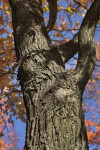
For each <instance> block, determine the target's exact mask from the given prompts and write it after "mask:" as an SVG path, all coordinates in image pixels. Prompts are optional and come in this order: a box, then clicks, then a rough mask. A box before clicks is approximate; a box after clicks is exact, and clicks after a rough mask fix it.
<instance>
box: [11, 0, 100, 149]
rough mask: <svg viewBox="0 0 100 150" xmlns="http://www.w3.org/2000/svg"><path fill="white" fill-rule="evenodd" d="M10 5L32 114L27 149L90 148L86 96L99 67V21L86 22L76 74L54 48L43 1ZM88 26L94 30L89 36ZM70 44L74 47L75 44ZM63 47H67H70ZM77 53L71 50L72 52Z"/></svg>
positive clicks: (20, 72) (29, 114)
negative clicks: (96, 36)
mask: <svg viewBox="0 0 100 150" xmlns="http://www.w3.org/2000/svg"><path fill="white" fill-rule="evenodd" d="M9 3H10V6H11V9H12V22H13V29H14V40H15V51H16V56H17V61H18V63H19V66H18V77H19V80H20V84H21V88H22V91H23V97H24V103H25V107H26V115H27V122H26V124H27V125H26V140H25V147H24V149H25V150H88V140H87V133H86V127H85V123H84V113H83V110H82V94H83V91H84V88H85V85H86V83H87V82H88V80H89V78H90V76H91V73H92V71H93V69H94V65H95V49H94V31H95V22H96V21H97V19H95V20H94V22H93V21H92V23H91V24H90V23H89V22H88V21H87V20H86V21H85V19H84V21H83V25H82V27H81V29H80V32H79V43H78V45H79V60H78V64H77V66H76V69H75V71H74V72H73V73H71V72H68V71H65V69H64V62H63V59H62V57H61V55H60V53H59V51H58V49H57V48H56V47H52V44H51V41H50V39H49V37H48V33H47V30H46V28H45V25H44V20H43V12H42V5H41V1H40V0H26V1H24V0H20V1H19V0H16V1H14V0H13V1H12V0H9ZM98 3H99V6H100V2H98ZM93 6H94V4H93ZM93 6H92V7H93ZM99 6H98V7H99ZM90 10H91V9H90ZM92 11H93V10H92ZM91 16H92V15H91ZM88 20H89V19H88ZM87 22H88V23H87ZM89 25H90V26H89ZM91 25H92V27H91ZM83 28H85V30H84V29H83ZM87 30H89V31H90V32H89V34H88V35H86V36H85V34H86V33H87ZM84 31H86V33H85V32H84ZM82 33H84V34H83V35H84V36H83V39H82V36H81V35H82ZM91 37H92V38H91ZM85 39H86V40H85ZM75 40H76V39H75ZM77 42H78V40H77ZM89 42H92V43H93V45H92V46H91V44H90V43H89ZM87 43H88V44H87ZM69 44H70V47H71V42H70V43H69ZM75 46H76V41H75ZM60 48H61V49H64V48H65V45H62V46H60ZM91 49H92V50H91ZM86 50H87V51H86ZM61 51H62V50H61ZM70 51H71V52H72V50H70ZM66 52H67V50H66ZM64 53H65V50H64ZM69 53H70V52H69ZM67 54H68V52H67ZM74 54H75V52H73V53H70V56H73V55H74ZM65 56H66V54H65ZM83 58H84V59H85V61H83ZM66 60H67V59H66ZM87 68H88V70H89V71H87Z"/></svg>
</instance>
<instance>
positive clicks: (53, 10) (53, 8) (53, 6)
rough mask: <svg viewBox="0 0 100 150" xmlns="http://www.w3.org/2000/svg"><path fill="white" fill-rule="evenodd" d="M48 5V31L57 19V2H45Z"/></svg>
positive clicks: (50, 0) (55, 0)
mask: <svg viewBox="0 0 100 150" xmlns="http://www.w3.org/2000/svg"><path fill="white" fill-rule="evenodd" d="M47 1H48V3H49V22H48V25H47V29H48V31H50V30H52V29H53V27H54V25H55V22H56V18H57V0H47Z"/></svg>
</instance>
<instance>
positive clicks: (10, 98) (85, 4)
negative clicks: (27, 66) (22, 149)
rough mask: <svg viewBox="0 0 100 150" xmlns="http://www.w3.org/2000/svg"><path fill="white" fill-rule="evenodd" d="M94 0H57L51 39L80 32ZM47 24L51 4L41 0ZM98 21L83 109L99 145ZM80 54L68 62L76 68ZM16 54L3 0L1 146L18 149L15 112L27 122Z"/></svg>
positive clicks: (8, 12)
mask: <svg viewBox="0 0 100 150" xmlns="http://www.w3.org/2000/svg"><path fill="white" fill-rule="evenodd" d="M92 2H93V0H70V1H68V0H58V3H57V11H58V15H57V20H56V23H55V25H54V28H53V30H50V31H49V35H50V37H51V40H52V43H53V44H54V45H58V44H61V43H65V42H67V41H69V40H70V39H71V38H73V35H74V34H75V33H77V32H78V30H79V27H80V24H81V22H82V20H83V17H84V16H85V13H86V11H87V9H88V8H89V6H90V5H91V3H92ZM42 4H43V12H44V21H45V25H47V24H48V14H49V6H48V2H47V1H46V0H42ZM98 30H99V24H98V26H97V28H96V37H95V46H96V54H97V62H96V67H95V70H94V72H93V75H92V77H91V79H90V80H89V83H88V85H87V86H86V90H85V94H84V104H83V109H84V111H85V114H86V126H87V132H88V141H89V144H92V145H94V146H95V148H94V149H96V148H97V149H99V144H100V117H99V114H100V110H99V109H100V41H99V39H98V32H99V31H98ZM76 62H77V55H76V56H74V58H72V59H71V61H69V62H68V63H67V64H66V69H70V70H71V71H73V68H74V67H75V64H76ZM17 67H18V64H17V62H16V55H15V51H14V37H13V30H12V22H11V10H10V7H9V4H8V1H7V0H0V150H5V149H6V148H7V147H9V150H11V149H13V148H14V149H16V150H17V142H18V140H19V139H18V135H17V134H16V130H15V128H14V120H13V116H14V117H15V118H16V119H17V118H20V119H21V121H23V122H25V108H24V104H23V101H22V99H23V98H22V93H21V89H20V85H19V82H18V80H17Z"/></svg>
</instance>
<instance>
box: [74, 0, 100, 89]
mask: <svg viewBox="0 0 100 150" xmlns="http://www.w3.org/2000/svg"><path fill="white" fill-rule="evenodd" d="M99 16H100V0H95V1H94V2H93V4H92V5H91V7H90V9H89V10H88V11H87V13H86V16H85V18H84V19H83V22H82V25H81V28H80V31H79V38H78V40H79V57H78V63H77V66H76V69H75V71H74V75H75V78H76V80H77V82H78V83H79V86H80V88H81V89H82V90H84V88H85V85H86V84H87V82H88V80H89V78H90V76H91V74H92V72H93V70H94V67H95V63H96V55H95V40H94V34H95V29H96V25H97V22H98V19H99Z"/></svg>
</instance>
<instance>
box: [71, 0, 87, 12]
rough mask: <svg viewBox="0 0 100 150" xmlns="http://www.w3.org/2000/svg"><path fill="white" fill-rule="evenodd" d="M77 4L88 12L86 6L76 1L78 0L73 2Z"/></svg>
mask: <svg viewBox="0 0 100 150" xmlns="http://www.w3.org/2000/svg"><path fill="white" fill-rule="evenodd" d="M73 1H74V2H75V3H76V4H78V5H79V6H82V7H83V8H85V9H86V10H87V8H86V7H85V6H84V5H82V4H81V3H80V2H78V1H76V0H73Z"/></svg>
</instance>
